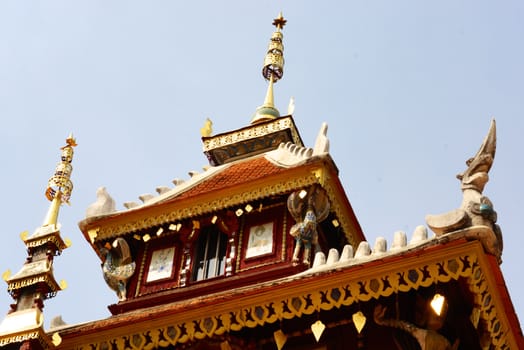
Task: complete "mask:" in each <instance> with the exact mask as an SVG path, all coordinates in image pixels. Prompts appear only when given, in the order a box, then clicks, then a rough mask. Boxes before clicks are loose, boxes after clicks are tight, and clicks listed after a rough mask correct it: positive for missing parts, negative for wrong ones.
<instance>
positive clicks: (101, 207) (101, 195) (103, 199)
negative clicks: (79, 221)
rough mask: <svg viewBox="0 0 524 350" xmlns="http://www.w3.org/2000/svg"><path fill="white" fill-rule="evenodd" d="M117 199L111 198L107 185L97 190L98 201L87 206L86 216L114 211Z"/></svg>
mask: <svg viewBox="0 0 524 350" xmlns="http://www.w3.org/2000/svg"><path fill="white" fill-rule="evenodd" d="M115 211H116V209H115V200H114V199H113V198H111V196H110V195H109V193H107V190H106V188H105V187H100V188H99V189H98V190H96V201H95V202H94V203H93V204H91V205H90V206H89V207H87V210H86V218H89V217H93V216H101V215H107V214H111V213H114V212H115Z"/></svg>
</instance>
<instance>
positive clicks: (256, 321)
mask: <svg viewBox="0 0 524 350" xmlns="http://www.w3.org/2000/svg"><path fill="white" fill-rule="evenodd" d="M485 277H486V276H485V275H484V272H483V271H482V268H481V267H480V264H479V262H478V258H477V256H476V255H475V254H470V255H464V256H460V257H457V258H452V259H449V260H446V261H438V262H435V263H431V264H427V265H423V266H419V267H413V268H407V269H404V270H398V271H396V272H395V273H384V274H383V275H382V276H376V277H373V278H369V279H363V280H348V281H347V282H345V283H342V284H340V283H338V284H336V285H334V286H332V287H328V288H322V289H317V290H311V291H309V292H308V293H307V294H303V293H300V294H299V293H297V294H296V295H288V296H286V297H284V298H281V299H273V300H267V301H265V302H259V303H258V304H254V305H251V306H249V307H243V308H239V309H232V310H230V311H228V312H222V313H217V314H209V315H208V316H207V317H205V318H201V319H194V320H190V321H186V322H181V323H175V324H170V325H166V326H164V327H161V328H152V329H146V330H144V331H142V332H140V333H135V334H128V335H122V336H119V337H116V338H113V339H105V340H100V342H97V343H91V344H86V345H83V346H79V347H77V348H76V349H77V350H88V349H89V350H105V349H118V350H139V349H140V350H141V349H156V348H163V347H168V346H170V345H176V344H183V343H186V342H190V341H195V340H200V339H204V338H206V337H213V336H220V335H222V334H225V333H227V332H230V331H239V330H241V329H243V328H246V327H247V328H255V327H258V326H263V325H265V324H270V323H275V322H279V320H282V319H293V318H298V317H301V316H302V315H310V314H313V313H315V312H317V311H319V310H331V309H333V308H339V307H340V306H342V305H345V306H349V305H351V304H353V303H356V302H366V301H369V300H371V299H378V298H380V297H388V296H390V295H392V294H393V293H398V292H407V291H410V290H416V289H418V288H419V287H428V286H430V285H432V284H435V283H439V282H440V283H445V282H449V281H450V280H458V279H459V278H464V279H465V280H466V281H467V283H468V285H469V289H470V291H471V292H472V293H474V295H476V300H475V304H476V308H477V310H476V311H477V312H478V316H479V320H480V322H483V325H484V328H485V329H487V330H488V331H489V332H490V338H491V342H492V347H491V348H492V349H511V348H512V347H511V346H510V340H509V339H508V338H509V337H508V332H509V327H508V324H506V321H504V320H505V319H504V318H503V317H500V316H501V315H498V314H497V312H499V310H498V309H497V306H496V305H495V304H494V303H495V301H494V297H493V295H492V294H491V291H490V290H489V285H488V282H487V281H486V278H485Z"/></svg>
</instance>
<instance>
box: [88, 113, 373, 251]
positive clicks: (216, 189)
mask: <svg viewBox="0 0 524 350" xmlns="http://www.w3.org/2000/svg"><path fill="white" fill-rule="evenodd" d="M288 118H291V117H290V116H288ZM326 131H327V126H326V125H323V126H322V127H321V129H320V132H319V136H318V137H317V142H316V146H315V148H314V149H312V148H306V147H303V146H300V145H296V144H294V143H291V142H288V143H281V144H280V146H278V147H277V148H274V149H272V150H270V151H267V152H264V153H262V154H256V155H252V156H250V157H246V158H243V159H239V160H237V161H234V162H230V163H227V164H223V165H220V166H216V167H209V168H207V169H206V171H205V172H203V173H198V174H192V177H191V178H190V179H189V180H188V181H185V182H181V181H176V182H175V183H178V185H176V186H175V187H174V188H171V189H170V188H165V187H162V190H161V191H159V193H161V194H160V195H158V196H152V195H142V196H141V199H143V203H142V204H140V205H139V204H136V203H135V204H133V205H127V207H128V208H129V209H128V210H124V211H116V210H115V209H114V208H108V207H107V206H105V203H107V202H108V201H113V200H112V199H111V198H109V195H108V194H107V192H105V191H104V192H103V193H102V194H101V195H100V196H99V198H98V200H97V202H95V203H93V204H92V205H91V207H90V208H89V209H88V215H87V217H86V219H85V220H83V221H81V222H80V224H79V225H80V228H81V230H82V231H83V232H84V235H85V236H86V238H87V239H88V240H90V241H91V243H92V244H93V243H94V242H95V241H100V240H104V239H108V238H112V237H117V236H122V235H126V234H129V233H132V232H136V231H139V230H143V229H148V228H153V227H155V226H158V225H163V224H167V223H173V222H176V221H181V220H185V219H190V218H193V217H197V216H200V215H205V214H208V213H212V212H216V211H217V210H224V209H228V210H233V211H236V210H237V208H238V207H243V206H245V205H247V204H250V202H252V201H257V200H261V199H263V198H268V197H271V196H275V195H281V194H285V193H289V192H291V191H293V190H297V189H302V188H304V187H305V186H309V185H312V184H320V185H321V186H323V187H324V188H325V189H326V190H327V193H328V196H329V197H330V201H331V206H332V211H333V212H334V213H335V215H336V217H337V220H339V221H340V224H341V226H342V228H343V230H344V232H345V234H346V237H347V238H348V240H349V241H350V242H351V243H352V244H358V243H359V242H360V241H361V240H363V238H364V236H363V233H362V230H361V228H360V226H359V225H358V222H357V220H356V217H355V215H354V213H353V210H352V209H351V205H350V204H349V201H348V199H347V197H346V196H345V193H344V192H343V189H342V185H341V183H340V179H339V178H338V169H337V167H336V165H335V163H334V162H333V160H332V159H331V157H330V155H329V148H328V144H329V142H327V136H326Z"/></svg>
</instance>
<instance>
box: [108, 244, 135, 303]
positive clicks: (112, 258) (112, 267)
mask: <svg viewBox="0 0 524 350" xmlns="http://www.w3.org/2000/svg"><path fill="white" fill-rule="evenodd" d="M108 246H109V247H107V246H106V247H103V248H102V249H101V250H100V251H101V253H102V254H104V255H105V260H104V262H103V263H102V272H103V274H104V280H105V281H106V283H107V285H108V286H109V288H111V289H112V290H114V291H115V292H116V294H117V296H118V300H120V301H123V300H126V294H127V290H126V287H127V281H128V279H129V278H130V277H131V276H132V275H133V273H135V267H136V264H135V262H134V261H132V256H131V251H130V249H129V245H128V244H127V242H126V240H125V239H123V238H117V239H115V240H114V241H113V244H111V245H108Z"/></svg>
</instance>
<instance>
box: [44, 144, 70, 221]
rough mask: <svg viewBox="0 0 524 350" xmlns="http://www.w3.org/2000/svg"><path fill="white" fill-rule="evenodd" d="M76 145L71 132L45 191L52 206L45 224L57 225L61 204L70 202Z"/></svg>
mask: <svg viewBox="0 0 524 350" xmlns="http://www.w3.org/2000/svg"><path fill="white" fill-rule="evenodd" d="M76 145H77V144H76V140H75V138H74V137H73V134H69V136H68V138H67V139H66V145H65V146H63V147H61V148H60V149H61V150H62V155H61V158H60V163H58V164H57V166H56V168H55V173H54V175H53V176H52V177H51V178H50V179H49V181H48V182H47V189H46V191H45V195H46V197H47V199H48V200H50V201H51V206H50V207H49V211H48V212H47V216H46V219H45V220H44V226H46V225H51V224H54V225H56V223H57V219H58V211H59V208H60V205H61V204H62V203H69V198H71V192H72V191H73V183H72V182H71V172H72V171H73V167H72V166H71V162H72V161H73V153H74V152H73V147H76Z"/></svg>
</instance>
